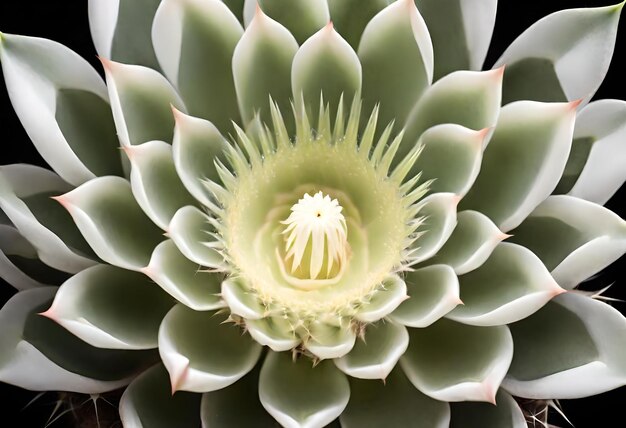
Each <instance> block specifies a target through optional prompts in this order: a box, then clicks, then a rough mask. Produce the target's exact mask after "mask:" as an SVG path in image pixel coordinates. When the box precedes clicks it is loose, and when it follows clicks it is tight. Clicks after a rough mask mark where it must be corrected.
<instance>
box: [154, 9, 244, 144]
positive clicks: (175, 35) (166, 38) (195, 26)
mask: <svg viewBox="0 0 626 428" xmlns="http://www.w3.org/2000/svg"><path fill="white" fill-rule="evenodd" d="M242 34H243V28H241V24H240V23H239V21H238V20H237V18H236V17H235V16H234V15H233V14H232V12H231V11H230V10H229V9H228V7H227V6H226V5H225V4H224V3H222V2H221V1H220V0H188V1H179V0H164V1H162V2H161V5H160V6H159V10H158V11H157V13H156V16H155V18H154V25H153V27H152V41H153V43H154V50H155V52H156V54H157V58H159V63H160V64H161V67H162V68H163V71H164V72H165V75H166V76H167V77H168V79H169V80H170V81H171V82H173V83H174V86H176V88H178V90H179V92H180V95H181V97H182V98H183V100H184V101H185V105H186V106H187V108H188V109H189V112H190V114H192V115H194V116H198V117H202V118H205V119H208V120H210V121H211V122H213V123H214V124H215V125H216V126H217V127H218V128H219V129H220V130H222V131H226V130H230V129H231V128H232V126H231V121H235V122H238V121H239V109H238V107H237V97H236V94H235V85H234V82H233V72H232V67H231V64H232V56H233V51H234V50H235V45H236V44H237V42H238V41H239V39H240V38H241V35H242ZM166 141H167V140H166Z"/></svg>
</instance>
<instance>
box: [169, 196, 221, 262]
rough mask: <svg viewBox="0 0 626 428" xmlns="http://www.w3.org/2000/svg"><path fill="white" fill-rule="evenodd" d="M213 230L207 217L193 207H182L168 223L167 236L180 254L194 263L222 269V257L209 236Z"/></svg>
mask: <svg viewBox="0 0 626 428" xmlns="http://www.w3.org/2000/svg"><path fill="white" fill-rule="evenodd" d="M212 233H214V229H213V227H212V226H211V224H210V222H209V217H208V216H207V215H206V214H204V213H203V212H202V211H200V210H199V209H198V208H196V207H194V206H186V207H182V208H181V209H179V210H178V211H176V214H174V217H173V218H172V221H171V222H170V224H169V226H168V229H167V234H168V235H169V236H170V238H172V241H174V243H175V244H176V246H177V247H178V249H179V250H180V252H181V253H183V254H184V255H185V257H187V258H188V259H189V260H191V261H192V262H194V263H198V264H199V265H201V266H206V267H210V268H213V269H224V268H225V267H226V262H225V260H224V256H223V255H222V254H221V253H220V251H219V249H216V246H217V245H218V244H219V243H218V242H216V241H215V238H214V237H213V236H212V235H211V234H212Z"/></svg>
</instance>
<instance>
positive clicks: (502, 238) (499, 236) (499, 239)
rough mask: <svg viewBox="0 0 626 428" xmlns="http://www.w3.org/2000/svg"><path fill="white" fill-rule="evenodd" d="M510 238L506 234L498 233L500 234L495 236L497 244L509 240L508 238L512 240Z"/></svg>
mask: <svg viewBox="0 0 626 428" xmlns="http://www.w3.org/2000/svg"><path fill="white" fill-rule="evenodd" d="M512 237H513V235H509V234H508V233H504V232H500V233H499V234H498V235H497V236H496V240H497V241H498V242H502V241H505V240H507V239H509V238H512Z"/></svg>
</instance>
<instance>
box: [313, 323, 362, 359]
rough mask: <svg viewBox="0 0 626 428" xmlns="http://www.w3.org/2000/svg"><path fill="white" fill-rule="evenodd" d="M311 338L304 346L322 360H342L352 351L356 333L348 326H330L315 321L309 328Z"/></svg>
mask: <svg viewBox="0 0 626 428" xmlns="http://www.w3.org/2000/svg"><path fill="white" fill-rule="evenodd" d="M309 334H310V338H308V339H307V340H306V341H305V342H304V346H305V348H306V349H307V350H309V351H310V352H311V353H312V354H314V355H315V356H316V357H318V358H319V359H320V360H326V359H333V358H341V357H343V356H344V355H346V354H347V353H348V352H350V351H351V350H352V348H353V347H354V344H355V342H356V333H355V332H354V330H353V329H351V328H349V326H346V325H338V326H336V325H330V324H326V323H324V322H322V321H315V322H313V323H312V324H311V326H310V327H309Z"/></svg>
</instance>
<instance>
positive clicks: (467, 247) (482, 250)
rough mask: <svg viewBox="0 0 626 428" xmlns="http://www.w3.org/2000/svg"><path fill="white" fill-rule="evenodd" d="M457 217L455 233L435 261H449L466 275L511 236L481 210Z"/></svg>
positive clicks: (457, 271)
mask: <svg viewBox="0 0 626 428" xmlns="http://www.w3.org/2000/svg"><path fill="white" fill-rule="evenodd" d="M457 220H458V223H457V225H456V227H455V228H454V232H452V235H451V236H450V238H449V239H448V240H447V241H446V244H445V245H444V246H443V248H442V249H441V250H439V252H438V253H437V255H436V256H435V257H434V258H433V262H436V263H443V264H447V265H449V266H451V267H452V268H453V269H454V272H455V273H456V274H457V275H463V274H465V273H468V272H471V271H473V270H474V269H476V268H477V267H479V266H481V265H482V264H483V263H484V262H485V261H486V260H487V258H489V256H490V255H491V252H492V251H493V250H494V249H495V248H496V246H497V245H498V244H499V243H500V242H501V241H502V240H504V239H506V238H508V237H509V235H505V234H504V233H502V232H500V229H498V228H497V227H496V225H495V224H493V222H492V221H491V220H489V218H488V217H486V216H485V215H483V214H481V213H479V212H478V211H462V212H460V213H459V214H458V215H457Z"/></svg>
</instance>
